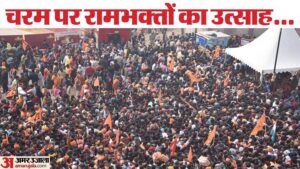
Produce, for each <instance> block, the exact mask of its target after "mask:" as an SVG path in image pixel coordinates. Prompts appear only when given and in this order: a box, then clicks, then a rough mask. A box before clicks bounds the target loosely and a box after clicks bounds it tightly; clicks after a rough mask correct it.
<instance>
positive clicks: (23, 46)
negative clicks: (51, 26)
mask: <svg viewBox="0 0 300 169" xmlns="http://www.w3.org/2000/svg"><path fill="white" fill-rule="evenodd" d="M27 46H28V43H27V42H26V40H25V36H24V35H23V38H22V48H23V49H24V50H26V48H27Z"/></svg>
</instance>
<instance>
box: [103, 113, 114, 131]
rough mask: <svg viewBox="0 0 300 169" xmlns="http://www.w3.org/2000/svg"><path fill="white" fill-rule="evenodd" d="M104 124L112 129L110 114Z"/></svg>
mask: <svg viewBox="0 0 300 169" xmlns="http://www.w3.org/2000/svg"><path fill="white" fill-rule="evenodd" d="M104 124H105V125H106V124H107V125H109V128H111V129H112V119H111V115H110V113H109V114H108V116H107V117H106V119H105V122H104Z"/></svg>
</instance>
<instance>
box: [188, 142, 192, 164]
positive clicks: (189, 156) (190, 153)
mask: <svg viewBox="0 0 300 169" xmlns="http://www.w3.org/2000/svg"><path fill="white" fill-rule="evenodd" d="M188 161H189V162H192V161H193V150H192V146H191V147H190V151H189V155H188Z"/></svg>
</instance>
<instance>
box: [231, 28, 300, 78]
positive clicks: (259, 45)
mask: <svg viewBox="0 0 300 169" xmlns="http://www.w3.org/2000/svg"><path fill="white" fill-rule="evenodd" d="M280 31H281V30H280V29H279V28H270V29H268V30H267V31H266V32H264V33H263V34H262V35H261V36H259V37H258V38H256V39H255V40H253V41H252V42H251V43H249V44H247V45H245V46H241V47H238V48H227V49H226V50H225V52H226V54H228V55H231V56H233V57H235V58H236V59H238V60H240V61H242V62H243V63H245V64H247V65H248V66H250V67H251V68H252V69H254V70H256V71H258V72H261V73H262V74H264V73H272V72H273V70H274V65H275V62H276V54H277V48H278V55H277V64H276V72H277V73H278V72H286V71H288V72H295V71H298V70H299V69H300V38H299V36H298V34H297V32H296V30H295V29H282V31H281V35H280Z"/></svg>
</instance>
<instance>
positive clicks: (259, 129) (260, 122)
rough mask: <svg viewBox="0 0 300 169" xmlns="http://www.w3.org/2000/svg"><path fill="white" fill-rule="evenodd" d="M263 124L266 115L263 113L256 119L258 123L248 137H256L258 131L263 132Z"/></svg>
mask: <svg viewBox="0 0 300 169" xmlns="http://www.w3.org/2000/svg"><path fill="white" fill-rule="evenodd" d="M265 122H266V113H265V112H264V114H263V115H262V116H261V117H260V118H259V119H258V122H257V124H256V126H255V127H254V128H253V130H252V132H251V134H250V136H256V135H257V133H258V132H259V131H261V130H263V125H264V123H265Z"/></svg>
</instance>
